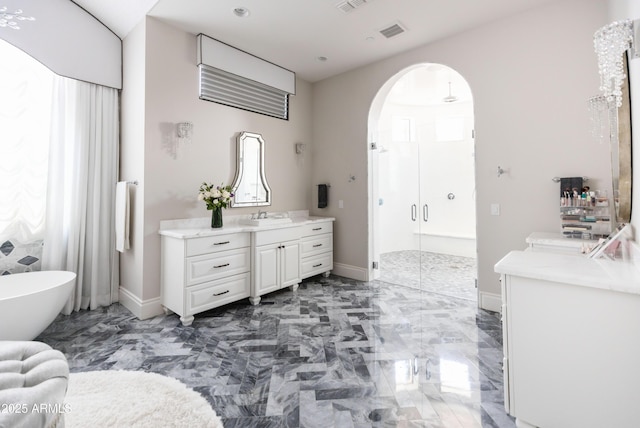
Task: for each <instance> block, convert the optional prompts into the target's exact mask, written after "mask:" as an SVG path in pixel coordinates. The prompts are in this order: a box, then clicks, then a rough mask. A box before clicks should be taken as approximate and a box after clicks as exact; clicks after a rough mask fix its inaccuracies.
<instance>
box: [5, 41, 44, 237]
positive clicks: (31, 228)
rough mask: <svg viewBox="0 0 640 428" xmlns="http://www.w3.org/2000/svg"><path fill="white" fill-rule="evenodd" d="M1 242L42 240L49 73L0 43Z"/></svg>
mask: <svg viewBox="0 0 640 428" xmlns="http://www.w3.org/2000/svg"><path fill="white" fill-rule="evenodd" d="M0 57H2V62H1V63H0V93H1V94H2V96H1V97H0V129H2V136H1V137H0V201H2V202H1V203H0V241H1V240H2V239H1V238H3V237H4V238H9V237H10V238H16V239H18V240H20V241H22V242H27V241H32V240H36V239H41V238H42V237H43V234H44V220H45V205H46V193H47V172H48V171H47V164H48V156H49V132H50V116H51V93H52V83H53V73H52V72H51V71H50V70H49V69H48V68H46V67H45V66H44V65H42V64H40V63H39V62H38V61H36V60H35V59H33V58H32V57H30V56H29V55H27V54H26V53H24V52H22V51H21V50H20V49H18V48H16V47H14V46H13V45H11V44H9V43H7V42H5V41H3V40H0Z"/></svg>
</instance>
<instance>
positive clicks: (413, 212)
mask: <svg viewBox="0 0 640 428" xmlns="http://www.w3.org/2000/svg"><path fill="white" fill-rule="evenodd" d="M417 217H418V206H417V205H416V204H413V205H411V221H416V218H417Z"/></svg>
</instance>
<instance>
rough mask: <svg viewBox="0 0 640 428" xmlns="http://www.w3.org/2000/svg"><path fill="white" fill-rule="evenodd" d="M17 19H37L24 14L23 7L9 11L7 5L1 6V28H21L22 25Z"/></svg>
mask: <svg viewBox="0 0 640 428" xmlns="http://www.w3.org/2000/svg"><path fill="white" fill-rule="evenodd" d="M16 21H35V18H34V17H33V16H24V15H22V9H17V10H16V11H15V12H13V13H11V12H7V6H2V7H0V28H2V27H9V28H13V29H14V30H19V29H20V27H19V26H18V23H17V22H16Z"/></svg>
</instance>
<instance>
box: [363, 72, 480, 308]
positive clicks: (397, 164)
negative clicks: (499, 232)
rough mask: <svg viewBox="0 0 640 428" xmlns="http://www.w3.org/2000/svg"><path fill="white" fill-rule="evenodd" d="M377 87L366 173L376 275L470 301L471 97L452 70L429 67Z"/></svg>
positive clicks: (472, 268) (472, 218)
mask: <svg viewBox="0 0 640 428" xmlns="http://www.w3.org/2000/svg"><path fill="white" fill-rule="evenodd" d="M392 80H393V82H390V84H389V87H388V88H387V89H386V90H384V88H383V90H381V93H380V94H379V95H378V96H379V97H383V98H384V101H383V102H380V104H379V105H380V108H379V109H378V114H377V115H376V118H377V119H376V120H375V121H374V123H375V126H373V128H372V130H373V132H372V139H373V140H374V142H373V145H374V146H373V147H372V150H371V163H370V169H371V170H370V172H371V176H372V186H371V196H372V197H371V201H372V207H371V210H372V213H373V215H372V217H373V239H372V241H373V248H374V260H375V261H378V267H379V269H378V272H375V275H376V276H377V277H378V278H379V279H381V280H383V281H385V282H391V283H397V284H401V285H407V286H411V287H420V288H427V289H431V290H434V291H440V292H443V291H444V290H443V286H444V285H446V286H447V287H448V290H447V292H448V294H451V293H453V294H460V293H462V295H464V296H465V297H467V298H474V299H475V293H476V292H475V289H474V279H475V275H476V267H475V251H476V248H475V247H476V245H475V171H474V163H475V162H474V138H473V102H472V98H471V92H470V89H469V87H468V85H467V83H466V81H465V80H464V79H463V78H462V77H461V76H460V75H459V74H458V73H456V72H455V71H453V70H452V69H450V68H448V67H445V66H442V65H438V64H428V65H422V66H419V67H414V68H412V69H411V70H409V71H406V72H405V73H404V74H402V75H401V76H400V77H398V78H396V79H392Z"/></svg>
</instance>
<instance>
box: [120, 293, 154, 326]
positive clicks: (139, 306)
mask: <svg viewBox="0 0 640 428" xmlns="http://www.w3.org/2000/svg"><path fill="white" fill-rule="evenodd" d="M118 297H119V299H120V304H121V305H122V306H124V307H125V308H127V309H129V311H131V313H132V314H133V315H135V316H136V317H138V318H139V319H141V320H144V319H147V318H153V317H155V316H158V315H162V314H164V310H163V309H162V305H161V304H160V297H156V298H155V299H150V300H144V301H143V300H140V299H139V298H138V296H136V295H134V294H132V293H131V292H130V291H129V290H127V289H126V288H123V287H122V286H121V287H120V289H119V292H118Z"/></svg>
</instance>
